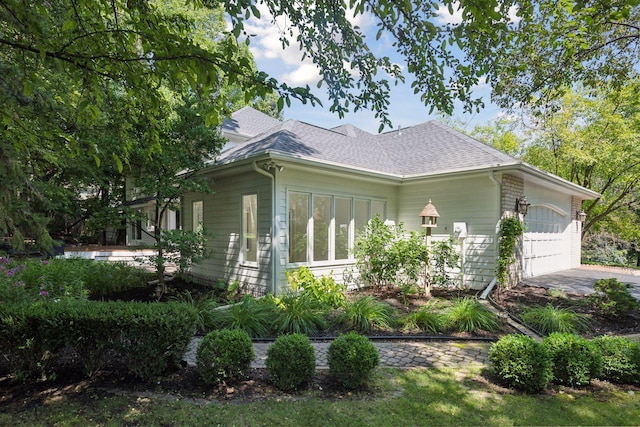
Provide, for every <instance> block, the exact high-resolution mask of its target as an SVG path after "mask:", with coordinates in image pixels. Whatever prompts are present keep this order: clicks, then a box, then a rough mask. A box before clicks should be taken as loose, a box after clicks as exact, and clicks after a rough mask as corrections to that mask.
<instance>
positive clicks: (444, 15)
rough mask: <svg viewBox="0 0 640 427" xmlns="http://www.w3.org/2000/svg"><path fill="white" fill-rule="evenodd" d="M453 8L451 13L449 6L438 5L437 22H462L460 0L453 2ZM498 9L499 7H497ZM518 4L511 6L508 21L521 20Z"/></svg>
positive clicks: (453, 23)
mask: <svg viewBox="0 0 640 427" xmlns="http://www.w3.org/2000/svg"><path fill="white" fill-rule="evenodd" d="M451 7H452V9H453V14H451V13H449V8H448V7H447V6H445V5H443V4H439V5H438V9H437V10H436V14H437V17H436V22H437V23H438V24H440V25H446V24H452V25H457V24H461V23H462V8H461V7H460V2H459V1H454V2H453V3H452V4H451ZM496 10H498V8H496ZM517 13H518V6H517V5H513V6H511V7H510V8H509V12H508V14H507V18H508V21H509V22H511V23H514V24H517V23H518V22H520V17H518V16H517Z"/></svg>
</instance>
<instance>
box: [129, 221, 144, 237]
mask: <svg viewBox="0 0 640 427" xmlns="http://www.w3.org/2000/svg"><path fill="white" fill-rule="evenodd" d="M131 238H132V239H133V240H142V220H141V219H136V220H134V221H133V222H132V223H131Z"/></svg>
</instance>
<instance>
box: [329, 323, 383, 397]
mask: <svg viewBox="0 0 640 427" xmlns="http://www.w3.org/2000/svg"><path fill="white" fill-rule="evenodd" d="M327 361H328V363H329V373H330V374H331V375H332V376H333V377H335V378H336V380H337V381H338V382H339V383H341V384H342V385H343V386H344V387H346V388H349V389H357V388H361V387H362V386H363V385H364V384H366V383H367V381H369V380H370V379H371V376H372V375H373V372H374V371H375V369H376V367H377V366H378V364H379V362H380V355H379V354H378V349H377V348H376V346H375V345H373V343H372V342H371V341H369V340H368V339H367V338H366V337H364V336H362V335H358V334H357V333H355V332H349V333H348V334H345V335H340V336H339V337H338V338H336V339H335V340H334V341H333V342H332V343H331V344H330V345H329V350H328V353H327Z"/></svg>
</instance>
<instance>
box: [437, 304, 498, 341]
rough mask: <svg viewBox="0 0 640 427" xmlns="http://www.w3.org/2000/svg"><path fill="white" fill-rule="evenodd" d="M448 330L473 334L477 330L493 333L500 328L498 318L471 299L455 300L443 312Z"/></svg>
mask: <svg viewBox="0 0 640 427" xmlns="http://www.w3.org/2000/svg"><path fill="white" fill-rule="evenodd" d="M444 321H445V324H446V325H447V328H448V329H453V330H456V331H458V332H470V333H472V332H475V331H477V330H479V329H481V330H485V331H490V332H491V331H495V330H497V329H498V328H499V327H500V320H499V318H498V316H497V315H496V314H495V313H493V312H491V311H490V310H489V309H488V308H487V307H485V306H484V305H482V304H480V303H479V302H478V301H476V300H475V299H473V298H468V297H465V298H462V299H459V300H457V301H456V302H455V303H454V304H453V305H452V306H451V307H449V308H447V309H446V310H445V312H444Z"/></svg>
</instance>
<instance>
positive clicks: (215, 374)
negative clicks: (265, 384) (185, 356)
mask: <svg viewBox="0 0 640 427" xmlns="http://www.w3.org/2000/svg"><path fill="white" fill-rule="evenodd" d="M253 359H255V354H254V352H253V343H252V342H251V338H249V335H248V334H247V333H246V332H244V331H241V330H231V329H223V330H221V331H213V332H210V333H208V334H207V335H205V337H204V338H202V341H200V344H199V345H198V350H197V351H196V370H197V371H198V374H199V375H200V378H202V380H203V381H204V382H205V383H207V384H217V383H220V382H222V381H230V380H234V379H237V378H240V377H242V376H244V375H246V373H247V372H248V371H249V369H250V368H251V362H252V361H253Z"/></svg>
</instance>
